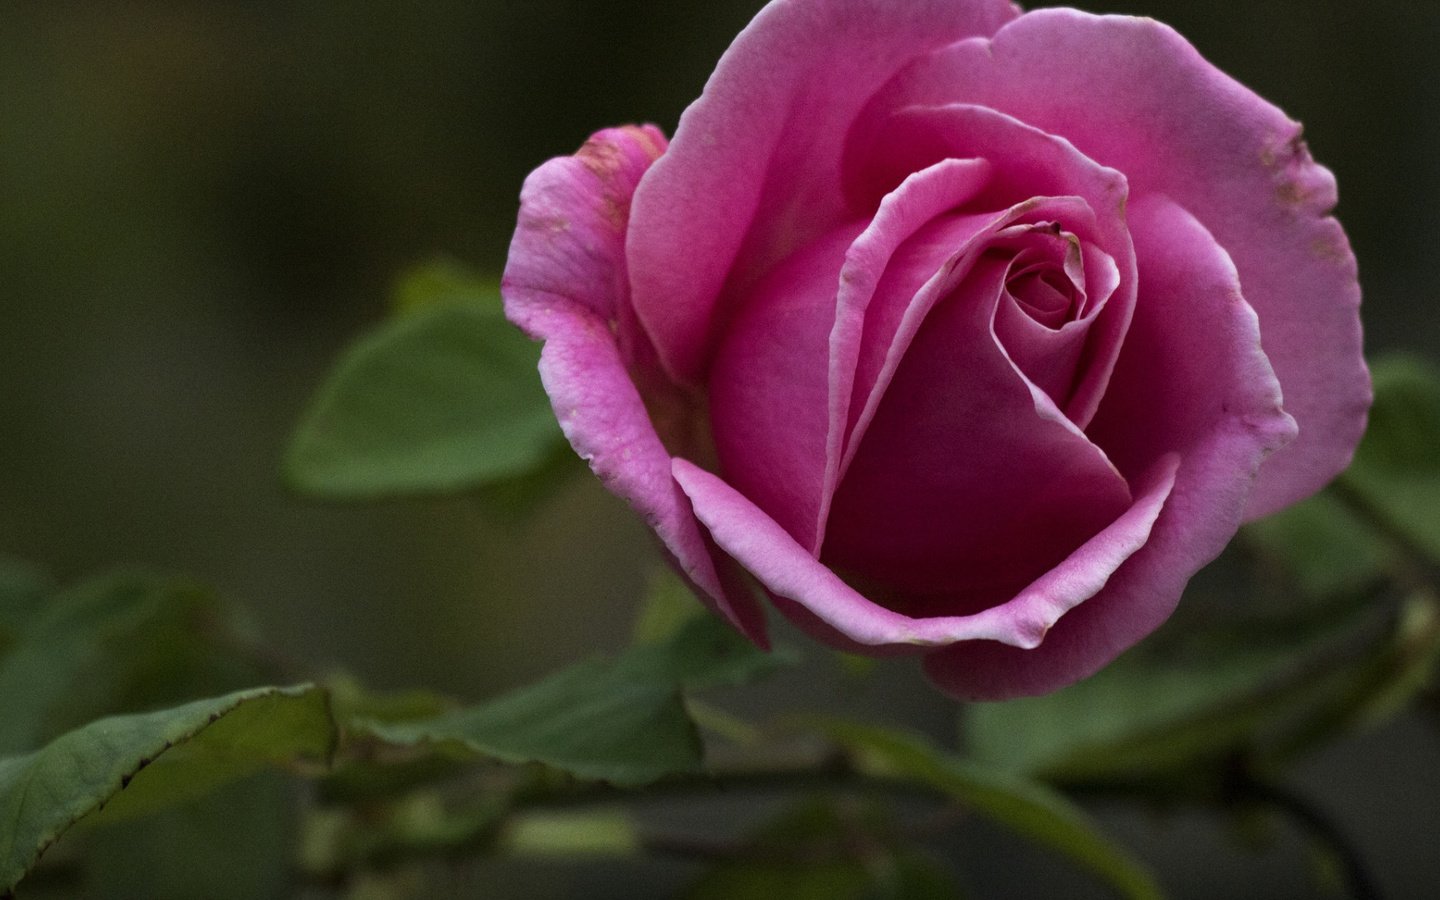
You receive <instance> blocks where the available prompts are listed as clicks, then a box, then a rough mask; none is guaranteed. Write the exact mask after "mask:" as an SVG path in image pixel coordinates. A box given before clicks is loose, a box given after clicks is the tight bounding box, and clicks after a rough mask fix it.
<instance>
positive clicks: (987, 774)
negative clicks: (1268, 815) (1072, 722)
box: [817, 720, 1162, 900]
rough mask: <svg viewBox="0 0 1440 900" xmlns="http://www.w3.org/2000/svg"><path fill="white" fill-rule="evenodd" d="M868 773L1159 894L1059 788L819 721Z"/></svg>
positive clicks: (892, 735)
mask: <svg viewBox="0 0 1440 900" xmlns="http://www.w3.org/2000/svg"><path fill="white" fill-rule="evenodd" d="M817 727H818V729H819V730H820V731H821V732H822V733H824V734H826V735H828V736H829V737H830V738H831V739H833V740H835V741H836V742H837V743H839V744H840V745H841V746H843V747H845V748H846V749H847V750H848V751H849V752H850V753H851V755H852V756H853V757H854V765H855V767H856V768H857V769H858V770H859V771H860V772H862V773H864V774H867V775H871V776H876V777H882V778H895V779H900V780H903V781H913V782H916V783H919V784H923V785H926V786H928V787H931V788H933V789H935V790H937V791H940V792H941V793H944V794H946V795H948V796H950V797H953V798H954V799H955V800H957V801H959V802H960V803H962V804H964V805H965V806H966V807H968V808H969V809H971V810H973V811H975V812H976V813H978V814H980V815H983V816H985V817H986V818H989V819H991V820H993V821H995V822H997V823H999V824H1001V825H1004V826H1006V827H1007V828H1010V829H1012V830H1013V831H1015V832H1017V833H1018V834H1020V835H1023V836H1025V837H1027V838H1029V839H1030V840H1032V841H1035V842H1036V843H1038V844H1041V845H1042V846H1046V847H1049V848H1051V849H1052V850H1055V851H1057V852H1059V853H1061V854H1063V855H1064V856H1066V857H1068V858H1069V859H1071V860H1072V861H1074V862H1075V863H1076V864H1077V865H1079V866H1081V867H1083V868H1084V869H1086V870H1088V871H1090V872H1091V873H1093V874H1095V875H1097V876H1099V877H1100V878H1101V879H1103V880H1104V881H1105V882H1106V883H1107V884H1109V885H1110V886H1111V887H1113V888H1115V889H1116V890H1117V891H1119V892H1120V893H1121V894H1122V895H1123V896H1126V897H1130V898H1137V900H1155V898H1158V897H1161V896H1162V894H1161V892H1160V888H1159V886H1158V885H1157V884H1156V882H1155V880H1154V877H1153V876H1152V875H1151V874H1150V872H1149V870H1148V869H1147V868H1146V867H1145V866H1144V865H1143V864H1142V863H1141V862H1140V861H1139V860H1137V859H1135V858H1134V857H1132V856H1131V855H1130V854H1129V853H1127V852H1126V851H1125V850H1124V849H1123V848H1121V847H1120V846H1119V845H1117V844H1115V843H1114V842H1112V841H1111V840H1109V839H1108V838H1106V837H1105V836H1104V835H1103V834H1101V832H1100V830H1099V829H1098V827H1097V826H1096V825H1095V823H1094V822H1092V821H1091V820H1090V818H1089V817H1088V816H1087V815H1086V814H1085V813H1084V812H1083V811H1081V810H1080V809H1079V808H1078V807H1076V806H1074V805H1073V804H1071V803H1070V802H1069V801H1068V800H1066V799H1065V798H1064V797H1063V796H1061V795H1060V794H1059V793H1057V792H1055V791H1053V790H1051V789H1050V788H1048V787H1045V786H1044V785H1041V784H1038V783H1036V782H1033V781H1027V780H1025V779H1023V778H1021V777H1019V776H1017V775H1014V774H1012V773H1010V772H1006V771H1002V770H1000V769H996V768H991V767H987V766H984V765H980V764H978V763H975V762H972V761H969V760H966V759H962V758H960V757H957V756H954V755H952V754H947V753H945V752H943V751H941V750H938V749H937V748H935V747H933V746H931V745H930V744H929V743H928V742H926V741H925V740H924V739H922V738H920V737H917V736H914V735H908V734H903V733H899V732H895V731H892V730H889V729H886V728H880V727H876V726H871V725H864V724H860V723H855V722H844V721H839V720H820V721H819V722H818V723H817Z"/></svg>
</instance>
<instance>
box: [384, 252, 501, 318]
mask: <svg viewBox="0 0 1440 900" xmlns="http://www.w3.org/2000/svg"><path fill="white" fill-rule="evenodd" d="M453 303H467V304H470V305H472V306H475V307H476V308H478V309H483V310H487V311H490V312H493V313H494V314H495V315H496V316H499V315H500V314H501V311H500V282H499V280H498V279H495V278H487V277H486V276H484V275H481V274H479V273H478V272H476V271H474V270H473V269H471V268H469V267H468V266H466V265H465V264H464V263H461V262H459V261H458V260H454V259H450V258H448V257H440V258H438V259H433V260H430V261H429V262H426V263H421V264H420V265H418V266H415V267H414V268H411V269H408V270H407V271H405V272H403V273H401V275H400V277H398V278H396V279H395V283H394V285H393V286H392V287H391V290H390V307H391V309H393V310H394V311H395V312H396V313H397V314H400V315H406V314H409V313H414V312H420V311H423V310H427V309H431V308H433V307H436V306H443V305H447V304H453Z"/></svg>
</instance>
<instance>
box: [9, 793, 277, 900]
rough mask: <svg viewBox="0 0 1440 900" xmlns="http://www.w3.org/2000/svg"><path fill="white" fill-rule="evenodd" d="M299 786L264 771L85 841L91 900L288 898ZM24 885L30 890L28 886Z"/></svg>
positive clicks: (95, 830)
mask: <svg viewBox="0 0 1440 900" xmlns="http://www.w3.org/2000/svg"><path fill="white" fill-rule="evenodd" d="M295 795H296V785H295V784H294V783H293V780H292V779H289V778H286V777H285V776H284V775H283V774H282V773H279V772H273V771H267V772H261V773H259V774H257V775H252V776H250V777H248V778H244V779H241V780H239V781H236V782H234V783H231V784H226V785H223V786H221V787H219V788H218V789H217V790H215V791H214V792H213V793H211V794H208V795H206V796H205V797H203V798H200V799H199V800H195V801H192V802H190V803H186V804H183V805H180V806H178V807H177V808H174V809H166V810H161V811H159V812H157V813H155V814H154V815H150V816H146V817H144V818H142V819H126V820H125V821H124V822H123V823H121V824H120V825H117V826H116V827H114V828H91V829H88V830H87V833H86V834H85V835H84V855H83V860H84V869H85V874H86V879H85V880H86V882H87V884H86V889H85V894H84V896H85V897H86V898H93V900H109V898H114V900H130V898H136V897H143V898H145V900H194V898H197V897H203V898H204V900H266V898H272V900H279V898H281V897H288V896H290V895H291V891H290V888H291V876H292V856H293V842H294V839H295V833H294V832H295V805H296V803H295V801H296V796H295ZM27 886H28V885H27Z"/></svg>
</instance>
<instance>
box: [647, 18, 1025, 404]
mask: <svg viewBox="0 0 1440 900" xmlns="http://www.w3.org/2000/svg"><path fill="white" fill-rule="evenodd" d="M1016 15H1018V10H1016V9H1015V7H1014V6H1012V5H1011V4H1010V3H1009V2H1007V0H904V2H896V0H777V2H773V3H771V4H769V5H768V6H766V7H765V8H764V9H763V10H761V11H760V13H759V15H757V16H756V17H755V19H754V21H752V22H751V23H750V25H749V26H748V27H747V28H746V29H745V30H744V31H743V32H742V33H741V34H740V36H739V37H737V38H736V39H735V43H734V44H732V45H731V47H730V49H729V50H728V51H726V53H725V55H724V56H723V57H722V58H721V60H720V62H719V64H718V65H717V66H716V69H715V73H714V74H713V75H711V76H710V81H709V83H708V84H706V86H705V93H704V94H703V95H702V96H701V98H700V99H699V100H697V101H696V102H695V103H694V104H693V105H691V106H690V108H689V109H687V110H686V111H685V114H684V115H683V116H682V117H681V119H680V125H679V127H678V128H677V129H676V132H675V139H674V141H673V142H672V146H671V149H670V152H669V153H667V154H666V155H665V156H664V157H663V158H662V159H661V160H660V161H659V162H658V163H657V164H656V165H655V167H654V168H653V169H652V170H651V171H650V172H649V173H648V174H647V176H646V178H645V181H644V183H643V184H642V185H641V187H640V190H639V191H637V193H636V195H635V209H634V215H633V218H632V221H631V229H630V235H629V240H628V246H627V252H628V254H629V259H630V276H631V280H632V285H633V287H634V303H635V309H636V312H637V313H638V314H639V317H640V321H641V322H642V323H643V324H644V326H645V329H646V330H647V331H648V332H649V334H650V337H651V338H652V339H653V340H654V342H655V346H656V349H657V350H658V351H659V355H660V360H661V362H662V364H663V365H664V367H665V369H666V371H667V372H669V373H670V375H671V376H672V377H674V378H675V379H676V380H677V381H681V382H685V383H691V384H694V383H698V382H699V381H700V380H701V377H702V373H703V371H704V367H705V364H706V363H707V362H708V357H709V353H710V352H711V350H712V349H713V341H714V329H715V326H716V324H717V323H718V322H719V321H720V320H721V319H723V318H724V316H723V315H720V314H718V313H717V307H718V306H719V305H720V304H721V302H722V300H721V297H722V294H724V293H726V292H727V291H743V289H744V288H746V287H748V286H749V285H750V284H752V283H753V282H754V281H755V280H756V279H757V278H759V277H760V276H761V275H763V274H764V273H765V271H766V270H767V269H768V268H769V267H770V266H771V265H772V264H773V263H775V262H777V261H778V260H780V259H783V258H784V257H785V256H787V255H788V254H789V253H790V251H792V250H794V249H795V248H797V247H799V246H802V245H803V244H805V243H806V242H808V241H809V240H811V239H812V238H814V237H816V236H818V235H821V234H824V233H826V232H828V231H830V230H832V229H833V228H834V227H836V226H837V225H839V224H841V223H842V222H843V221H844V220H845V219H847V218H851V217H853V215H855V214H856V213H857V212H859V211H853V210H848V209H847V208H846V203H845V198H844V197H843V196H842V195H841V192H840V191H839V190H837V185H839V184H840V154H841V152H842V150H843V147H844V136H845V134H846V132H847V131H848V130H849V128H850V126H851V124H852V123H853V122H854V120H855V117H856V115H857V114H858V113H859V112H860V109H861V107H863V106H864V105H865V102H866V101H867V100H868V99H869V98H870V96H871V95H872V94H874V92H875V91H876V89H877V88H879V87H880V85H882V84H884V83H885V81H886V80H887V79H888V78H889V77H890V76H891V75H892V74H894V73H895V72H896V71H897V70H898V69H900V68H901V67H902V66H903V65H904V64H905V63H907V62H908V61H910V60H912V59H914V58H915V57H917V56H919V55H921V54H923V53H926V52H929V51H931V50H933V49H935V48H937V47H940V46H943V45H945V44H947V43H950V42H952V41H956V40H960V39H962V38H966V37H972V36H977V35H990V34H993V33H994V32H995V30H996V29H997V28H999V27H1000V26H1001V25H1003V24H1004V23H1005V22H1007V21H1009V20H1010V19H1013V18H1014V17H1015V16H1016ZM865 212H866V213H867V214H868V213H869V211H865Z"/></svg>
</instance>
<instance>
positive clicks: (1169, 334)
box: [925, 197, 1295, 699]
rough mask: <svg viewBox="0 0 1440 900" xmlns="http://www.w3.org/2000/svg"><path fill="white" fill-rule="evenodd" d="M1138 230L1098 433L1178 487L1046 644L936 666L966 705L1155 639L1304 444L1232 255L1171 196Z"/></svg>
mask: <svg viewBox="0 0 1440 900" xmlns="http://www.w3.org/2000/svg"><path fill="white" fill-rule="evenodd" d="M1131 225H1132V231H1133V233H1134V235H1135V249H1136V255H1137V257H1138V259H1139V271H1140V296H1139V297H1138V298H1137V301H1136V310H1135V319H1134V321H1133V323H1132V324H1131V330H1130V336H1129V338H1128V339H1127V340H1126V343H1125V349H1124V351H1123V352H1122V353H1121V356H1120V361H1119V363H1118V364H1117V365H1116V369H1115V376H1114V378H1113V379H1112V383H1111V387H1110V390H1109V391H1108V392H1107V394H1106V398H1105V402H1104V404H1102V406H1101V408H1100V411H1099V412H1098V413H1097V414H1096V417H1095V421H1094V423H1093V424H1092V426H1091V428H1090V433H1091V435H1092V437H1094V438H1095V440H1096V441H1097V442H1098V443H1100V444H1101V445H1102V446H1104V447H1106V448H1107V449H1108V450H1109V451H1110V452H1111V454H1112V456H1113V457H1114V458H1115V460H1116V462H1117V464H1118V465H1120V467H1121V468H1122V470H1124V471H1127V472H1134V471H1136V469H1137V468H1139V467H1144V466H1147V465H1148V466H1151V467H1152V468H1153V466H1155V465H1157V464H1160V463H1162V462H1163V461H1164V460H1165V459H1168V458H1170V455H1171V454H1172V453H1173V454H1178V455H1179V457H1180V459H1181V463H1180V468H1179V472H1178V474H1177V475H1176V479H1175V487H1174V491H1173V493H1172V494H1171V496H1170V499H1169V501H1168V502H1167V503H1166V504H1165V507H1164V509H1163V510H1162V511H1161V513H1160V518H1159V519H1158V520H1157V521H1156V522H1155V525H1154V528H1153V530H1152V532H1151V534H1150V538H1149V540H1148V541H1147V542H1146V544H1145V545H1144V547H1142V548H1141V549H1140V550H1139V551H1137V552H1136V553H1135V554H1134V555H1133V556H1132V557H1130V558H1129V560H1128V561H1127V562H1125V564H1124V565H1122V566H1121V567H1120V568H1119V570H1118V571H1116V572H1115V574H1114V576H1112V577H1111V578H1110V580H1109V582H1108V583H1107V584H1106V585H1105V587H1104V589H1103V590H1101V591H1100V592H1099V593H1097V594H1096V595H1095V596H1094V597H1092V598H1091V599H1089V600H1087V601H1085V602H1084V603H1083V604H1081V605H1080V606H1079V607H1078V608H1076V609H1073V610H1071V611H1070V612H1069V613H1068V614H1067V615H1066V616H1065V617H1064V618H1062V619H1060V621H1059V622H1058V623H1057V624H1056V625H1055V627H1054V628H1053V629H1052V630H1051V632H1050V634H1049V635H1048V636H1047V637H1046V639H1045V642H1044V643H1043V644H1041V645H1040V646H1039V647H1038V648H1036V649H1033V650H1029V651H1026V652H1024V653H1020V652H1016V651H1014V650H1011V649H1009V648H1006V647H1002V646H1001V645H999V644H995V643H975V644H967V645H964V646H956V647H952V648H949V649H947V650H944V651H941V652H938V653H935V654H933V655H931V656H929V657H927V658H926V660H925V671H926V674H927V675H929V677H930V678H931V679H932V680H933V681H934V682H935V683H936V684H937V685H938V686H939V687H941V688H942V689H943V690H945V691H947V692H949V693H951V694H954V695H955V696H957V697H963V698H968V699H1005V698H1009V697H1017V696H1024V695H1032V694H1042V693H1046V692H1048V691H1052V690H1055V689H1056V688H1059V687H1063V686H1065V685H1067V684H1070V683H1071V682H1074V681H1077V680H1079V679H1080V678H1084V677H1085V676H1087V675H1090V674H1091V673H1093V672H1095V671H1096V670H1097V669H1099V668H1100V667H1101V666H1103V665H1105V664H1106V663H1107V662H1109V661H1110V660H1112V659H1113V658H1114V657H1115V656H1116V655H1118V654H1119V653H1120V652H1121V651H1122V650H1124V649H1126V648H1127V647H1129V646H1131V645H1132V644H1134V643H1135V642H1136V641H1138V640H1139V639H1140V638H1142V637H1144V636H1145V635H1146V634H1149V633H1150V632H1151V631H1152V630H1154V629H1155V628H1156V627H1157V626H1158V625H1159V624H1160V623H1161V622H1163V621H1164V620H1165V619H1166V618H1167V617H1168V616H1169V615H1170V613H1171V612H1172V611H1173V609H1174V607H1175V604H1176V602H1177V601H1178V600H1179V599H1180V594H1181V591H1182V590H1184V587H1185V584H1186V582H1187V581H1189V579H1190V577H1191V576H1192V575H1194V574H1195V572H1196V571H1198V570H1199V569H1200V567H1201V566H1203V565H1205V564H1206V563H1207V562H1209V561H1210V560H1211V559H1213V558H1214V557H1215V556H1216V555H1217V554H1219V552H1220V551H1221V550H1222V549H1223V548H1224V547H1225V544H1226V543H1228V542H1229V540H1230V538H1231V537H1233V536H1234V534H1235V530H1236V529H1237V528H1238V527H1239V525H1240V521H1241V516H1242V512H1243V510H1244V509H1245V503H1246V500H1247V497H1248V495H1249V492H1250V489H1251V486H1252V483H1253V480H1254V477H1255V473H1256V472H1257V471H1258V470H1259V468H1260V463H1261V461H1262V460H1264V459H1265V457H1266V456H1267V455H1268V454H1270V453H1271V452H1272V451H1274V450H1275V449H1277V448H1279V447H1281V446H1284V444H1285V443H1286V442H1287V441H1288V440H1289V439H1291V438H1292V437H1293V436H1294V433H1295V425H1294V421H1293V420H1292V419H1290V417H1289V416H1287V415H1286V414H1285V413H1284V412H1283V411H1282V410H1281V408H1280V386H1279V383H1278V382H1277V381H1276V379H1275V375H1274V373H1273V372H1272V370H1271V368H1270V364H1269V361H1268V360H1267V359H1266V356H1265V353H1264V352H1263V351H1262V350H1261V348H1260V331H1259V327H1258V322H1257V318H1256V316H1255V313H1254V311H1253V310H1252V309H1251V308H1250V306H1249V305H1248V304H1247V303H1246V302H1245V300H1244V298H1243V297H1242V296H1241V294H1240V283H1239V280H1238V278H1237V275H1236V272H1235V267H1234V265H1233V264H1232V263H1231V261H1230V258H1229V257H1228V256H1227V255H1226V254H1225V251H1224V250H1222V249H1221V248H1220V247H1219V246H1218V245H1217V243H1216V242H1215V239H1214V238H1213V237H1211V235H1210V234H1209V233H1208V232H1207V231H1206V230H1205V228H1204V227H1203V226H1202V225H1200V223H1199V222H1198V221H1196V220H1195V218H1194V217H1192V216H1191V215H1189V214H1188V213H1187V212H1186V211H1185V210H1184V209H1182V208H1181V207H1179V206H1177V205H1176V204H1174V203H1173V202H1170V201H1169V200H1167V199H1165V198H1160V197H1149V198H1145V199H1143V200H1139V201H1137V202H1135V203H1134V204H1132V206H1131Z"/></svg>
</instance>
